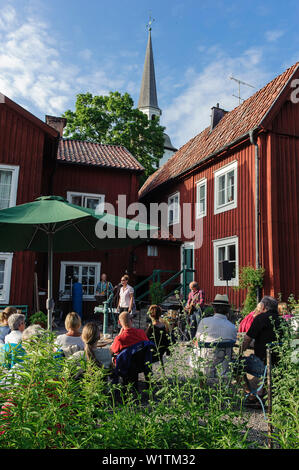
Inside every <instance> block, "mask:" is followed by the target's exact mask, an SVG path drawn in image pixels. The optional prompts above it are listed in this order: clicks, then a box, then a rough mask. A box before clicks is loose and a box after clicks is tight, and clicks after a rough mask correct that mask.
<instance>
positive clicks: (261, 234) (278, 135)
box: [136, 63, 299, 307]
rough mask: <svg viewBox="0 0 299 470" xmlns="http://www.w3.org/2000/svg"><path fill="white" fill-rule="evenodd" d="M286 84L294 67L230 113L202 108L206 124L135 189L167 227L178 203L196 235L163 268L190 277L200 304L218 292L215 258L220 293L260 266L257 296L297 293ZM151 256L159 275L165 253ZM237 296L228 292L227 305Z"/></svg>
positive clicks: (295, 172)
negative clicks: (189, 271)
mask: <svg viewBox="0 0 299 470" xmlns="http://www.w3.org/2000/svg"><path fill="white" fill-rule="evenodd" d="M296 79H297V80H298V79H299V65H298V63H297V64H295V65H293V66H292V67H290V68H289V69H288V70H286V71H285V72H284V73H283V74H282V75H280V76H278V77H276V78H275V79H274V80H272V81H271V82H270V83H268V84H267V85H266V86H265V87H264V88H262V89H261V90H259V91H258V92H257V93H255V94H254V95H253V96H251V97H250V98H248V99H247V100H246V101H244V102H243V103H242V104H240V105H239V106H238V107H236V108H235V109H233V110H232V111H230V112H226V111H225V110H222V109H220V108H219V106H217V107H215V108H212V116H211V125H210V126H209V127H207V128H206V129H204V130H203V131H202V132H201V133H200V134H198V135H197V136H195V137H194V138H193V139H191V140H190V141H189V142H187V143H186V144H185V145H184V146H183V147H181V148H180V149H179V150H178V151H177V152H176V153H175V154H174V155H173V156H172V157H171V158H170V159H169V160H168V161H167V162H166V163H165V164H164V166H163V167H161V168H160V169H158V170H157V171H156V172H155V173H154V174H153V175H151V176H150V177H149V178H148V180H147V181H146V182H145V184H144V185H143V187H142V188H141V190H140V193H139V197H140V201H141V202H144V203H145V204H146V205H147V206H148V207H149V206H150V203H152V202H157V203H160V202H162V201H163V202H166V203H167V204H168V207H169V210H168V226H169V228H170V229H171V230H173V229H176V228H177V226H178V224H181V226H183V225H184V218H183V217H181V216H182V214H183V204H184V203H189V204H191V210H192V212H191V214H192V217H191V219H192V221H191V227H190V229H191V230H193V231H194V230H197V232H195V235H194V236H193V238H192V237H191V238H190V236H184V235H183V236H182V237H181V247H180V248H174V247H173V249H174V250H175V251H176V257H175V256H174V257H173V263H177V264H176V269H177V270H179V269H180V268H181V266H182V265H185V266H187V267H191V268H194V269H195V270H196V273H195V279H197V280H198V281H199V283H200V285H201V287H202V288H203V289H204V290H205V292H206V296H207V300H208V302H210V301H212V300H213V298H214V296H215V294H216V293H225V292H226V281H223V280H222V278H221V269H220V268H221V265H222V264H221V261H223V260H228V261H229V262H230V263H231V265H232V267H233V272H234V274H233V279H232V280H231V281H229V286H234V285H235V286H237V285H238V283H239V271H240V267H242V266H248V265H251V266H254V267H258V266H263V267H264V268H265V279H264V288H263V292H264V293H265V294H270V295H274V296H277V294H278V293H279V292H280V293H282V295H283V298H287V297H288V295H289V294H290V293H293V294H294V295H295V296H296V297H297V298H298V296H299V211H298V209H299V202H298V201H299V158H298V155H299V103H298V101H299V99H298V94H299V93H298V83H299V82H298V81H297V82H296ZM296 85H297V94H296V89H295V88H294V87H295V86H296ZM201 228H202V240H199V241H200V243H198V236H199V234H198V231H199V230H200V229H201ZM201 241H202V243H201ZM151 244H153V245H155V242H154V240H152V241H151ZM169 245H170V243H169ZM145 249H146V247H140V248H137V249H136V253H137V256H138V253H139V256H140V257H143V256H145ZM155 250H156V251H155ZM154 251H155V253H156V255H157V259H158V262H159V267H160V268H161V269H169V255H168V252H167V251H166V250H164V249H163V247H162V246H157V248H152V252H154ZM140 269H142V268H140ZM143 269H144V271H143V275H144V276H145V275H149V274H150V269H151V266H150V263H147V264H145V266H144V267H143ZM245 294H246V293H245V292H244V291H243V290H242V291H236V290H233V289H230V288H229V297H230V300H231V302H232V303H233V304H234V305H235V306H237V307H240V306H241V304H242V302H243V300H244V298H245Z"/></svg>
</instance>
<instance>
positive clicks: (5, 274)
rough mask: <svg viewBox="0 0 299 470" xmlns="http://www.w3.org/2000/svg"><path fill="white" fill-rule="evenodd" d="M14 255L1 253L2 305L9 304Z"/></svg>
mask: <svg viewBox="0 0 299 470" xmlns="http://www.w3.org/2000/svg"><path fill="white" fill-rule="evenodd" d="M12 257H13V253H0V303H2V304H8V303H9V294H10V278H11V266H12Z"/></svg>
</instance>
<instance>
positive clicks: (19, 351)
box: [1, 325, 46, 387]
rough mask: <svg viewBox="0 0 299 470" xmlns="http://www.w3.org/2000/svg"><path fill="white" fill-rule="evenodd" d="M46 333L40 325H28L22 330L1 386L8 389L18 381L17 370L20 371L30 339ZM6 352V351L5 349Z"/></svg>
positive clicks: (9, 344) (8, 344)
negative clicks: (20, 340) (20, 339)
mask: <svg viewBox="0 0 299 470" xmlns="http://www.w3.org/2000/svg"><path fill="white" fill-rule="evenodd" d="M45 332H46V330H44V329H43V328H42V327H41V326H40V325H30V326H28V327H27V328H25V329H24V331H23V332H22V343H21V342H19V343H18V344H17V345H16V346H15V348H14V352H15V354H14V356H13V358H12V361H11V364H10V367H7V368H8V369H10V370H9V371H8V373H7V374H6V375H5V377H4V378H3V380H1V386H2V385H3V386H4V387H10V386H13V385H14V384H16V383H17V379H18V373H17V372H18V370H20V371H22V368H23V360H24V356H26V345H27V343H28V342H29V341H31V340H32V339H34V338H36V337H38V336H41V335H43V334H44V333H45ZM11 345H12V343H7V344H5V345H3V346H2V347H7V346H11ZM7 352H9V351H8V349H7Z"/></svg>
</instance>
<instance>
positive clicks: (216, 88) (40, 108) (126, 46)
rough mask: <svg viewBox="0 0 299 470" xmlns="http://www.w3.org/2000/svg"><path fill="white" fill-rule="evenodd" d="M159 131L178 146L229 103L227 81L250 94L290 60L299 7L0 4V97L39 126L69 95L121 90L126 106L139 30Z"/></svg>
mask: <svg viewBox="0 0 299 470" xmlns="http://www.w3.org/2000/svg"><path fill="white" fill-rule="evenodd" d="M149 13H151V15H152V16H153V17H154V18H155V22H154V24H153V31H152V39H153V49H154V59H155V67H156V80H157V90H158V101H159V106H160V108H161V109H162V112H163V114H162V118H161V123H162V124H163V125H165V126H166V129H167V133H168V134H169V135H170V137H171V139H172V141H173V144H174V145H176V146H177V147H180V146H181V145H183V144H184V143H185V142H186V141H187V140H189V139H190V138H191V137H193V136H194V135H196V134H197V133H199V132H200V131H201V130H202V129H203V128H205V127H206V126H208V125H209V119H210V108H211V106H213V105H216V103H220V106H222V107H224V108H225V109H228V110H231V109H233V108H234V107H235V106H237V105H238V100H237V99H236V98H235V97H234V96H232V95H233V94H237V91H238V90H237V86H236V83H235V82H234V81H232V80H230V79H229V76H230V75H231V74H232V75H233V76H234V77H237V78H239V79H241V80H243V81H245V82H247V83H250V84H252V85H253V86H254V87H255V89H254V88H250V87H245V86H243V87H242V88H241V96H242V97H243V98H247V97H248V96H250V95H251V94H252V93H254V92H255V90H257V89H259V88H261V87H262V86H264V85H265V84H266V83H267V82H268V81H270V80H271V79H272V78H274V77H275V76H277V75H278V74H280V73H281V72H283V71H284V70H285V69H286V68H287V67H289V66H290V65H292V64H293V63H295V62H296V61H298V60H299V34H298V16H299V2H298V1H293V0H286V1H284V2H281V1H277V0H272V1H269V0H264V1H258V0H256V1H248V0H247V1H243V0H239V1H233V0H232V1H230V0H226V1H224V0H216V1H214V2H211V1H206V0H203V1H200V0H184V1H180V0H160V1H157V0H151V1H149V0H114V1H113V0H111V1H110V2H109V1H103V0H85V1H82V0H60V1H58V0H51V1H50V2H46V1H45V0H28V1H27V0H22V1H21V0H5V1H4V0H0V44H1V48H0V92H2V93H4V94H6V95H7V96H8V97H10V98H11V99H13V100H14V101H16V102H17V103H19V104H20V105H22V106H24V107H25V108H27V109H28V110H29V111H31V112H32V113H33V114H35V115H37V116H38V117H40V118H41V119H43V120H44V116H45V114H52V115H61V113H62V112H64V111H65V110H66V109H73V108H74V104H75V100H76V94H77V93H81V92H86V91H90V92H92V93H94V94H105V93H108V92H109V90H119V91H121V92H125V91H128V92H129V93H130V94H131V95H132V97H133V99H134V101H135V103H136V105H137V101H138V95H139V88H140V83H141V76H142V69H143V62H144V55H145V48H146V42H147V31H146V23H147V21H148V17H149Z"/></svg>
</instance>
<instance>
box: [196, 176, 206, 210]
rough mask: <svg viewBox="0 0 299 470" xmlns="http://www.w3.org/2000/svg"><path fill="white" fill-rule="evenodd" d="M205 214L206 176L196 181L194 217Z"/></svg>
mask: <svg viewBox="0 0 299 470" xmlns="http://www.w3.org/2000/svg"><path fill="white" fill-rule="evenodd" d="M206 214H207V178H203V179H201V180H200V181H197V183H196V217H197V218H198V219H199V218H200V217H205V215H206Z"/></svg>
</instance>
